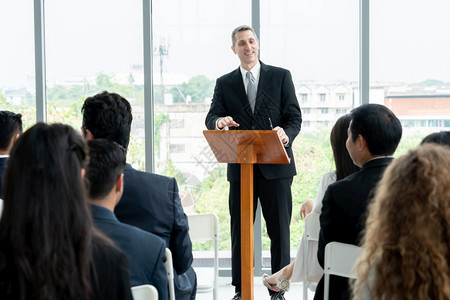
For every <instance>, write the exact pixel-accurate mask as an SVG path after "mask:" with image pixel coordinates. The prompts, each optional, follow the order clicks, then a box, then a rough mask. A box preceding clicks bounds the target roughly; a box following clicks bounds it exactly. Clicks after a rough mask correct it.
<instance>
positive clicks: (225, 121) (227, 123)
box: [216, 116, 239, 130]
mask: <svg viewBox="0 0 450 300" xmlns="http://www.w3.org/2000/svg"><path fill="white" fill-rule="evenodd" d="M216 127H217V128H218V129H220V130H222V129H224V128H225V127H239V124H238V123H236V122H235V121H234V120H233V118H232V117H230V116H226V117H223V118H219V119H217V123H216Z"/></svg>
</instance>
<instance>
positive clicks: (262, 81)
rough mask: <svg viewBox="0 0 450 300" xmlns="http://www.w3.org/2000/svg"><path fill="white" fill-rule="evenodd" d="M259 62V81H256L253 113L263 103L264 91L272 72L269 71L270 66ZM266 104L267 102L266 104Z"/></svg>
mask: <svg viewBox="0 0 450 300" xmlns="http://www.w3.org/2000/svg"><path fill="white" fill-rule="evenodd" d="M259 63H260V64H261V71H260V73H259V82H258V91H257V93H256V104H255V113H256V111H258V110H259V107H260V106H261V105H264V103H263V102H264V101H265V100H263V98H264V96H263V95H264V94H265V93H266V89H267V87H268V83H269V82H270V78H271V77H272V73H271V72H270V67H268V66H267V65H265V64H263V63H262V62H259ZM266 105H267V104H266Z"/></svg>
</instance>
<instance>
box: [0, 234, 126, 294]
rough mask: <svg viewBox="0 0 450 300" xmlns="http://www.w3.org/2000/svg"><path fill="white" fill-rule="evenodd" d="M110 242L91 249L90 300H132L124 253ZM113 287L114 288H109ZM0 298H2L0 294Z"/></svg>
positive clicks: (98, 244)
mask: <svg viewBox="0 0 450 300" xmlns="http://www.w3.org/2000/svg"><path fill="white" fill-rule="evenodd" d="M109 243H110V242H109V241H108V242H104V241H102V242H101V245H100V243H99V242H97V245H96V246H95V247H94V249H93V253H92V256H93V268H92V269H91V289H92V292H91V297H90V299H91V300H133V296H132V295H131V289H130V278H129V275H128V274H129V273H128V261H127V257H126V255H125V253H124V252H123V251H122V250H120V249H119V248H117V247H116V246H114V245H111V244H109ZM111 287H114V288H111ZM0 299H3V298H2V297H1V296H0Z"/></svg>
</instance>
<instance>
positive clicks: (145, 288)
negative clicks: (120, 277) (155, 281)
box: [131, 284, 158, 300]
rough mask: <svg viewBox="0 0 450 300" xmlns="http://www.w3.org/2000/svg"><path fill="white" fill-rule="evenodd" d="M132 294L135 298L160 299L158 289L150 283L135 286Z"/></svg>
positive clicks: (145, 299) (140, 299)
mask: <svg viewBox="0 0 450 300" xmlns="http://www.w3.org/2000/svg"><path fill="white" fill-rule="evenodd" d="M131 294H133V299H134V300H158V290H157V289H156V288H155V287H154V286H153V285H150V284H144V285H138V286H133V287H132V288H131Z"/></svg>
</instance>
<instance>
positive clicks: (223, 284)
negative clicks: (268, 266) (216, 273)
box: [196, 277, 314, 300]
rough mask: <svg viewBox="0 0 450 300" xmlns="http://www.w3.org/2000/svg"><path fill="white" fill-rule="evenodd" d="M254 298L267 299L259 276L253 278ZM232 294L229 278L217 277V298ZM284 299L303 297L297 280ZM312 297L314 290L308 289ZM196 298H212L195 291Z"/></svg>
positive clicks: (295, 299)
mask: <svg viewBox="0 0 450 300" xmlns="http://www.w3.org/2000/svg"><path fill="white" fill-rule="evenodd" d="M254 284H255V285H254V300H265V299H267V300H269V299H270V297H269V293H268V292H267V289H266V288H265V287H264V286H263V285H262V281H261V278H260V277H255V278H254ZM233 296H234V286H232V285H231V278H229V277H219V292H218V300H230V299H231V298H232V297H233ZM284 297H285V298H286V300H302V299H303V286H302V284H301V283H299V282H295V283H291V288H290V290H289V292H287V293H285V294H284ZM313 297H314V292H311V291H308V299H310V300H311V299H312V298H313ZM196 299H197V300H212V299H213V294H212V293H205V294H200V293H197V298H196Z"/></svg>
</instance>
